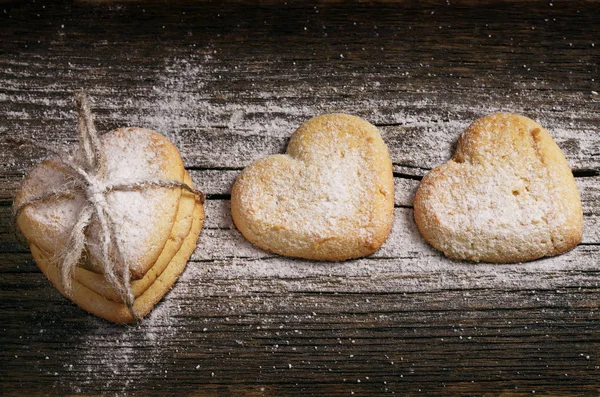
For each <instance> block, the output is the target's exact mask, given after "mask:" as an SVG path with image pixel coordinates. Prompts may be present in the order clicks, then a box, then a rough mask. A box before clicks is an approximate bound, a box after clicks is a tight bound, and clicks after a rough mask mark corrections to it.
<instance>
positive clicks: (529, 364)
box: [0, 0, 600, 396]
mask: <svg viewBox="0 0 600 397" xmlns="http://www.w3.org/2000/svg"><path fill="white" fill-rule="evenodd" d="M599 26H600V4H599V3H598V2H578V1H574V2H563V1H552V0H550V2H529V1H510V2H491V3H488V4H484V2H470V1H467V2H458V1H456V2H455V1H454V0H450V1H447V2H446V1H436V2H431V1H426V2H419V3H418V4H417V3H416V2H411V1H400V2H373V3H370V2H369V3H353V4H343V3H338V2H335V1H333V2H319V3H315V4H311V5H307V4H305V3H304V2H287V3H281V4H277V3H275V2H273V3H271V2H269V1H267V2H263V3H261V4H260V5H251V4H249V3H247V2H234V3H231V4H222V3H221V2H214V3H203V2H198V3H193V2H189V3H188V2H185V3H181V2H176V3H174V4H166V3H163V2H149V3H136V2H131V3H112V2H98V3H93V2H92V3H87V2H81V3H62V2H57V3H56V4H54V3H44V2H32V3H29V2H23V3H19V2H17V3H14V4H13V3H6V2H1V3H0V135H1V136H0V204H1V206H0V214H1V215H0V332H1V334H0V335H1V336H0V394H1V395H13V394H14V395H32V394H60V395H65V394H72V393H84V394H100V393H107V394H119V395H120V394H139V395H142V396H147V395H154V394H156V395H159V394H160V395H166V394H167V393H171V394H174V395H195V394H197V395H219V396H227V395H268V396H282V395H300V394H312V395H321V396H337V395H351V394H352V393H354V395H364V396H373V395H378V394H385V393H390V394H391V393H395V394H398V395H416V394H422V395H430V394H435V395H439V394H446V395H457V394H466V395H484V394H485V395H499V394H501V393H504V395H531V394H532V393H535V394H536V395H575V394H577V395H598V394H599V393H600V369H599V366H600V358H599V348H600V336H599V332H600V309H599V302H600V270H599V264H598V262H599V259H600V204H599V202H598V200H599V197H600V177H599V172H598V171H599V170H600V135H599V133H598V128H599V127H600V96H599V94H598V92H599V91H600V85H599V84H598V83H599V79H600V74H599V67H598V64H599V61H600V53H599V50H600V31H599ZM80 89H84V90H86V91H87V92H88V93H89V94H90V96H91V97H92V99H93V101H94V111H95V114H96V121H97V125H98V128H99V130H100V131H109V130H111V129H113V128H116V127H119V126H143V127H147V128H153V129H156V130H158V131H160V132H162V133H164V134H166V135H167V136H169V137H170V138H171V139H172V140H173V142H174V143H175V144H176V145H177V146H178V147H179V149H180V150H181V153H182V155H183V158H184V160H185V163H186V166H187V169H188V170H189V171H190V173H191V174H192V176H193V179H194V182H195V183H196V184H197V186H199V187H200V188H201V189H202V190H203V191H204V192H205V193H206V194H207V197H208V201H207V219H206V223H205V227H204V230H203V231H202V235H201V237H200V240H199V243H198V247H197V249H196V251H195V253H194V255H193V259H192V261H191V262H190V263H189V264H188V268H187V270H186V271H185V273H184V275H183V276H182V277H181V279H180V280H179V281H178V282H177V283H176V284H175V286H174V288H173V290H172V291H171V292H170V293H169V294H167V295H166V296H165V298H164V299H163V300H162V302H161V303H160V304H159V305H158V306H157V308H156V309H155V311H154V312H153V313H152V314H151V315H150V316H149V317H148V318H147V319H146V320H145V321H144V322H143V323H142V324H140V325H139V326H135V327H123V326H117V325H112V324H109V323H107V322H105V321H103V320H100V319H97V318H95V317H93V316H91V315H88V314H86V313H85V312H83V311H82V310H80V309H79V308H77V307H76V306H75V305H74V304H72V303H71V302H70V301H68V300H66V299H64V298H63V297H62V296H61V295H59V293H58V292H57V291H56V290H55V289H54V288H53V287H52V286H51V285H50V283H49V282H48V280H46V279H45V277H44V276H43V275H42V274H41V272H40V271H39V270H38V269H37V267H36V265H35V263H34V262H33V259H32V257H31V255H30V253H29V251H28V250H27V249H25V248H23V247H22V246H20V245H18V244H17V242H16V239H15V237H14V235H13V233H12V229H11V226H10V211H11V200H12V196H13V194H14V192H15V191H16V189H17V186H18V185H19V182H20V181H21V179H22V177H23V175H24V174H25V173H26V172H27V171H28V170H29V169H30V168H31V167H32V166H33V165H34V164H36V163H37V162H39V161H40V160H41V159H42V158H43V154H42V153H40V152H38V151H32V150H25V149H21V150H18V151H17V150H16V149H15V147H14V146H11V145H9V144H7V143H6V141H5V140H4V138H5V137H11V136H17V137H22V136H30V137H33V138H34V139H36V140H38V141H40V142H42V143H48V144H51V145H57V144H65V143H74V142H75V140H76V129H75V128H76V120H75V114H74V112H73V108H74V107H73V101H72V99H73V94H74V93H75V92H76V91H78V90H80ZM500 110H503V111H512V112H517V113H521V114H524V115H527V116H529V117H532V118H534V119H536V120H538V121H539V122H540V123H542V124H543V125H544V126H545V127H546V128H547V129H548V130H549V131H550V132H551V134H552V135H553V136H554V138H555V140H556V141H557V143H558V144H559V146H560V147H561V148H562V149H563V151H564V153H565V154H566V156H567V158H568V160H569V163H570V164H571V166H572V168H573V172H574V174H575V176H576V179H577V184H578V186H579V189H580V191H581V195H582V201H583V207H584V215H585V219H584V228H585V229H584V237H583V241H582V242H581V244H580V245H579V246H578V247H577V248H576V249H575V250H573V251H572V252H569V253H567V254H565V255H562V256H560V257H555V258H550V259H544V260H539V261H535V262H532V263H526V264H516V265H490V264H472V263H466V262H456V261H450V260H448V259H446V258H444V257H443V256H442V255H440V254H439V253H438V252H436V251H435V250H433V249H432V248H431V247H429V246H428V245H427V244H426V243H425V242H424V241H423V239H422V238H421V237H420V236H419V234H418V233H417V231H416V228H415V225H414V221H413V216H412V198H413V195H414V191H415V189H416V187H417V186H418V184H419V180H420V179H421V177H422V176H423V175H424V174H425V173H427V171H428V170H429V169H431V168H432V167H434V166H435V165H438V164H441V163H443V162H445V161H446V160H447V159H448V158H449V157H450V156H451V153H452V152H453V147H454V145H455V142H456V140H457V137H458V135H459V134H460V132H461V131H463V129H464V128H465V127H466V126H467V125H468V124H469V123H470V122H471V121H473V120H475V119H476V118H478V117H480V116H483V115H485V114H488V113H492V112H495V111H500ZM326 112H347V113H351V114H355V115H359V116H361V117H364V118H366V119H367V120H369V121H371V122H372V123H374V124H376V125H377V126H378V127H379V128H380V129H381V131H382V134H383V137H384V139H385V141H386V143H387V144H388V146H389V148H390V152H391V156H392V160H393V163H394V175H395V181H396V197H395V199H396V209H395V220H394V230H393V232H392V235H391V236H390V239H389V241H388V242H387V243H386V244H385V246H384V247H383V248H382V249H381V250H380V251H379V252H377V253H376V254H374V255H372V256H371V257H368V258H364V259H361V260H355V261H349V262H344V263H317V262H310V261H304V260H294V259H285V258H282V257H278V256H275V255H272V254H269V253H266V252H263V251H261V250H259V249H257V248H254V247H253V246H251V245H250V244H249V243H247V242H246V241H245V240H244V239H243V238H242V237H241V236H240V234H239V233H238V232H237V230H236V229H235V227H234V226H233V224H232V222H231V219H230V215H229V197H230V196H229V192H230V187H231V184H232V182H233V180H234V178H235V177H236V176H237V175H238V174H239V172H240V170H241V169H242V168H243V167H245V166H247V165H248V164H249V163H251V162H252V161H253V160H255V159H258V158H260V157H262V156H265V155H268V154H272V153H280V152H283V151H284V150H285V146H286V144H287V141H288V138H289V136H290V134H291V133H292V132H293V131H294V129H295V128H296V127H297V126H298V125H300V124H301V123H302V122H303V121H305V120H307V119H308V118H310V117H312V116H314V115H317V114H321V113H326Z"/></svg>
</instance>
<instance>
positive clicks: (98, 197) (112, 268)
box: [13, 93, 205, 321]
mask: <svg viewBox="0 0 600 397" xmlns="http://www.w3.org/2000/svg"><path fill="white" fill-rule="evenodd" d="M76 102H77V114H78V132H79V152H78V153H77V154H79V155H72V154H69V153H65V152H63V151H61V150H58V149H55V148H52V147H48V146H45V145H40V144H38V143H37V142H34V141H32V140H23V139H21V140H18V143H19V144H21V145H31V146H34V147H36V148H39V149H42V150H45V151H47V152H50V153H52V154H54V155H55V160H56V161H58V162H59V163H61V164H62V165H63V166H64V167H65V168H66V170H67V172H68V173H69V175H68V176H69V178H68V183H66V184H65V185H64V186H60V187H57V188H56V189H54V190H52V191H49V192H45V193H44V194H41V195H39V196H36V197H33V198H30V199H29V200H27V201H26V202H24V203H21V204H20V205H19V206H15V207H13V221H14V225H15V226H16V224H17V222H16V220H17V217H18V216H19V214H20V213H21V212H22V211H23V210H24V209H25V208H26V207H28V206H31V205H36V204H39V203H41V202H45V201H48V200H54V201H56V200H60V199H63V198H66V197H74V196H75V195H76V194H80V195H81V194H82V193H83V196H84V198H85V199H86V201H87V202H86V204H85V205H84V206H83V207H82V209H81V211H80V212H79V215H78V217H77V221H76V222H75V225H74V226H73V229H72V230H71V234H70V238H69V243H68V245H67V246H66V249H65V250H64V251H63V252H60V253H58V256H57V258H56V263H57V264H58V266H59V269H60V276H61V283H62V285H63V287H64V289H65V292H66V293H67V294H69V295H70V294H71V291H72V283H71V280H72V278H73V272H74V270H75V267H76V266H77V264H78V263H79V262H80V261H81V258H82V256H83V255H84V253H85V251H86V245H87V236H86V230H87V228H88V226H89V225H90V224H91V222H92V221H93V220H94V219H97V220H98V223H99V225H100V230H101V236H100V243H101V257H100V258H99V259H100V263H99V265H100V268H101V270H102V273H103V274H104V277H105V278H106V280H107V281H108V282H109V284H110V285H111V286H112V287H114V288H115V290H116V291H117V292H118V294H119V297H120V298H121V300H122V301H123V303H125V305H127V308H128V309H129V312H130V313H131V315H132V317H133V318H134V319H135V321H138V320H139V316H138V315H137V314H136V313H135V311H134V309H133V303H134V300H135V298H134V296H133V292H132V290H131V272H130V263H128V261H127V258H126V256H125V255H123V252H124V251H125V250H124V245H125V244H126V242H124V241H123V240H122V238H121V236H120V235H119V233H118V223H117V221H116V219H118V217H117V216H115V213H114V210H113V208H111V205H110V204H109V203H108V201H107V200H106V195H107V194H108V193H110V192H115V191H139V190H145V189H153V188H167V189H184V190H186V191H188V192H191V193H193V194H194V195H195V196H196V197H197V200H199V201H200V202H201V203H204V201H205V196H204V194H203V193H202V192H200V191H199V190H196V189H194V188H192V187H190V186H188V185H187V184H185V183H183V182H180V181H174V180H164V179H144V180H131V181H123V182H122V183H118V184H107V183H106V182H105V180H106V173H105V158H104V154H103V152H102V150H101V146H100V140H99V138H98V133H97V132H96V127H95V126H94V120H93V117H92V112H91V110H90V106H89V104H88V101H87V97H86V96H85V94H83V93H80V94H78V95H77V97H76Z"/></svg>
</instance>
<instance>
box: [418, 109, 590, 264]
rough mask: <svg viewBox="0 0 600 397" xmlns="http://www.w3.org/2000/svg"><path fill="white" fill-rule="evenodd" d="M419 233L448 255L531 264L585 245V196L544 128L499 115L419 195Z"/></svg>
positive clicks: (462, 144) (480, 125)
mask: <svg viewBox="0 0 600 397" xmlns="http://www.w3.org/2000/svg"><path fill="white" fill-rule="evenodd" d="M415 220H416V223H417V226H418V228H419V231H420V232H421V234H422V235H423V237H424V238H425V240H427V241H428V242H429V243H430V244H431V245H432V246H433V247H435V248H437V249H438V250H440V251H442V252H443V253H444V254H445V255H446V256H448V257H451V258H456V259H467V260H472V261H485V262H523V261H530V260H534V259H537V258H541V257H544V256H551V255H558V254H560V253H563V252H566V251H568V250H570V249H572V248H574V247H575V246H576V245H577V244H578V243H579V241H580V240H581V234H582V221H583V215H582V209H581V201H580V199H579V191H578V190H577V186H576V185H575V180H574V178H573V174H572V173H571V169H570V168H569V165H568V164H567V161H566V160H565V157H564V155H563V154H562V152H561V150H560V148H559V147H558V146H557V145H556V143H555V142H554V140H553V139H552V137H551V136H550V135H549V134H548V132H547V131H546V130H545V129H544V128H543V127H542V126H540V125H539V124H538V123H536V122H534V121H533V120H531V119H528V118H526V117H523V116H519V115H515V114H508V113H497V114H492V115H489V116H486V117H483V118H481V119H479V120H476V121H475V122H474V123H473V124H471V126H470V127H469V128H468V129H467V130H466V131H465V132H464V133H463V134H462V135H461V136H460V139H459V141H458V145H457V148H456V152H455V154H454V156H453V157H452V159H451V160H450V161H448V162H447V163H446V164H444V165H441V166H438V167H436V168H434V169H433V170H432V171H431V172H430V173H429V174H427V175H426V176H425V178H423V181H422V182H421V184H420V186H419V189H418V190H417V193H416V196H415Z"/></svg>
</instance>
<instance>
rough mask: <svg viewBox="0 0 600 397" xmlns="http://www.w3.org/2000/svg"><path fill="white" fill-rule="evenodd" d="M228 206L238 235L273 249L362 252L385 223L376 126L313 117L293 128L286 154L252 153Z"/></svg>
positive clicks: (304, 254) (385, 169)
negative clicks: (253, 156)
mask: <svg viewBox="0 0 600 397" xmlns="http://www.w3.org/2000/svg"><path fill="white" fill-rule="evenodd" d="M231 212H232V215H233V220H234V222H235V224H236V226H237V228H238V229H239V231H240V232H241V233H242V234H243V235H244V237H246V239H248V240H249V241H250V242H252V243H253V244H255V245H257V246H258V247H260V248H262V249H265V250H268V251H272V252H275V253H277V254H280V255H286V256H294V257H301V258H307V259H316V260H346V259H350V258H357V257H361V256H365V255H369V254H371V253H373V252H375V251H376V250H377V249H378V248H379V247H380V246H381V245H382V244H383V242H384V241H385V240H386V238H387V236H388V234H389V232H390V229H391V226H392V220H393V212H394V180H393V175H392V163H391V161H390V157H389V154H388V150H387V147H386V145H385V143H384V142H383V140H382V139H381V136H380V134H379V131H378V130H377V128H375V127H374V126H373V125H371V124H370V123H368V122H366V121H365V120H362V119H360V118H359V117H355V116H349V115H344V114H327V115H323V116H319V117H315V118H313V119H311V120H309V121H308V122H306V123H305V124H304V125H302V126H301V127H300V128H299V129H298V130H297V131H296V132H295V133H294V135H293V136H292V137H291V139H290V143H289V145H288V149H287V153H286V154H283V155H272V156H268V157H265V158H263V159H260V160H258V161H256V162H255V163H253V164H251V165H250V166H249V167H247V168H246V169H245V170H244V171H243V172H242V173H241V175H240V176H239V177H238V178H237V180H236V182H235V185H234V186H233V190H232V195H231Z"/></svg>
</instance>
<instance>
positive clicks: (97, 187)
mask: <svg viewBox="0 0 600 397" xmlns="http://www.w3.org/2000/svg"><path fill="white" fill-rule="evenodd" d="M105 192H106V186H105V185H104V184H103V183H101V182H100V181H99V180H98V178H96V177H93V176H91V177H90V180H89V185H87V186H86V187H85V197H86V198H87V199H88V201H89V202H90V203H92V204H94V205H98V204H101V203H103V202H104V201H105V200H106V198H105Z"/></svg>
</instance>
